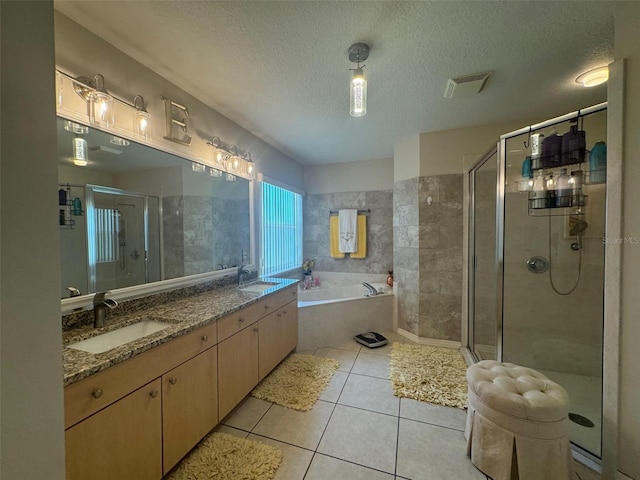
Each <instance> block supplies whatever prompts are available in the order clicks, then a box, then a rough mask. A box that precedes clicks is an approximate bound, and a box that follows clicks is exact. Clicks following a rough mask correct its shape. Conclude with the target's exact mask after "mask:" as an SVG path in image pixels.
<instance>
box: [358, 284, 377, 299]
mask: <svg viewBox="0 0 640 480" xmlns="http://www.w3.org/2000/svg"><path fill="white" fill-rule="evenodd" d="M362 285H364V288H366V289H367V293H366V296H367V297H373V296H375V295H378V290H376V289H375V288H374V287H373V285H370V284H368V283H367V282H362Z"/></svg>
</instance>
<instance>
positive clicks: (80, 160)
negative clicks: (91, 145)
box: [73, 134, 89, 167]
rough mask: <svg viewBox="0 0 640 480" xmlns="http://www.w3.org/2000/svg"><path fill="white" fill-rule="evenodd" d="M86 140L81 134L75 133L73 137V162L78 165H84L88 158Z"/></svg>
mask: <svg viewBox="0 0 640 480" xmlns="http://www.w3.org/2000/svg"><path fill="white" fill-rule="evenodd" d="M88 151H89V149H88V148H87V141H86V140H85V139H84V137H82V135H77V134H76V136H75V137H74V138H73V164H74V165H76V166H78V167H86V166H87V163H89V162H88V160H87V158H88Z"/></svg>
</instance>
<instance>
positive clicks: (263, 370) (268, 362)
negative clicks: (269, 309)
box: [258, 309, 282, 380]
mask: <svg viewBox="0 0 640 480" xmlns="http://www.w3.org/2000/svg"><path fill="white" fill-rule="evenodd" d="M258 326H259V330H260V331H259V332H258V365H259V370H260V378H259V380H262V379H263V378H264V377H266V376H267V375H268V374H269V372H271V370H273V369H274V368H275V367H276V365H278V363H280V360H282V342H281V340H280V338H281V336H282V310H281V309H278V310H276V311H275V312H273V313H271V314H269V315H267V316H266V317H264V318H261V319H260V322H259V324H258Z"/></svg>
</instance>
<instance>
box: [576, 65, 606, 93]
mask: <svg viewBox="0 0 640 480" xmlns="http://www.w3.org/2000/svg"><path fill="white" fill-rule="evenodd" d="M607 80H609V67H598V68H594V69H592V70H589V71H587V72H584V73H583V74H582V75H580V76H579V77H578V78H576V83H579V84H581V85H582V86H583V87H587V88H589V87H595V86H596V85H601V84H603V83H605V82H606V81H607Z"/></svg>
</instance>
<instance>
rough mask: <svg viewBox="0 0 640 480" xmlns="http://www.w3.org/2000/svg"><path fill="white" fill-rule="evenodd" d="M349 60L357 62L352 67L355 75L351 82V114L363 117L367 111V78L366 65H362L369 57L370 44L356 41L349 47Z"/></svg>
mask: <svg viewBox="0 0 640 480" xmlns="http://www.w3.org/2000/svg"><path fill="white" fill-rule="evenodd" d="M348 53H349V60H350V61H351V62H353V63H355V64H356V68H351V69H350V70H351V71H352V72H353V76H352V77H351V83H350V84H349V114H350V115H351V116H352V117H363V116H364V115H366V113H367V80H366V79H365V78H364V71H363V70H362V69H363V68H364V67H365V65H362V66H360V62H364V61H365V60H366V59H367V58H369V45H367V44H366V43H354V44H353V45H351V46H350V47H349V51H348Z"/></svg>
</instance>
